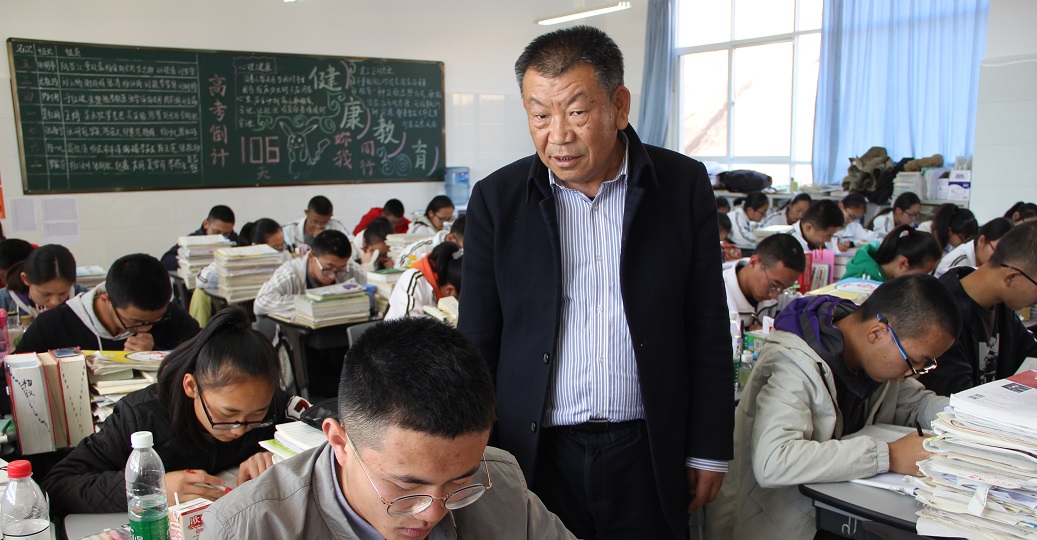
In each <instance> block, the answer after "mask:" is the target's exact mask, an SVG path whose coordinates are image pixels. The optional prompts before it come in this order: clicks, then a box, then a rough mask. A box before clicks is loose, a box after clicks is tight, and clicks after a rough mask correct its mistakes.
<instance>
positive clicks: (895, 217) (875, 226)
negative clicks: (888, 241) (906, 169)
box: [870, 191, 922, 237]
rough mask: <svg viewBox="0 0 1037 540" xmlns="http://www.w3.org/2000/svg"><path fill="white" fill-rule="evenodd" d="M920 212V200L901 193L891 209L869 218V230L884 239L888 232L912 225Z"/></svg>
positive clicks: (916, 196) (911, 194)
mask: <svg viewBox="0 0 1037 540" xmlns="http://www.w3.org/2000/svg"><path fill="white" fill-rule="evenodd" d="M921 211H922V200H921V199H919V198H918V195H915V194H914V193H911V192H910V191H908V192H905V193H901V194H900V195H899V196H898V197H897V198H896V200H894V201H893V208H887V209H886V210H883V211H881V212H879V213H878V214H876V215H875V217H873V218H871V227H870V228H871V230H872V231H874V232H875V234H876V235H878V236H879V237H885V236H886V235H887V234H889V231H892V230H893V229H895V228H897V227H899V226H901V225H914V223H915V221H917V220H918V214H919V213H921Z"/></svg>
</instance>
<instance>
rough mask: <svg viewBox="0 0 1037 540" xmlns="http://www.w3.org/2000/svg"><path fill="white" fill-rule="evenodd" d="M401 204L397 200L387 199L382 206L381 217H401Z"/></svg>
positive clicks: (402, 212) (402, 211)
mask: <svg viewBox="0 0 1037 540" xmlns="http://www.w3.org/2000/svg"><path fill="white" fill-rule="evenodd" d="M403 214H404V210H403V203H402V202H400V200H399V199H389V200H387V201H385V205H384V206H382V215H383V216H392V217H403Z"/></svg>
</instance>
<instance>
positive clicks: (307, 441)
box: [276, 421, 328, 449]
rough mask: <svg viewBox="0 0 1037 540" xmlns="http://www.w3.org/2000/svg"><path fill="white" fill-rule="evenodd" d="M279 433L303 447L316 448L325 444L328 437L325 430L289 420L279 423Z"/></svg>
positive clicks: (285, 438)
mask: <svg viewBox="0 0 1037 540" xmlns="http://www.w3.org/2000/svg"><path fill="white" fill-rule="evenodd" d="M276 429H277V433H280V434H281V435H282V436H283V437H284V439H281V440H287V441H290V442H291V443H293V444H294V445H295V446H297V447H299V448H303V449H310V448H316V447H318V446H320V445H322V444H324V443H325V442H326V441H327V440H328V439H327V437H325V436H324V432H323V431H321V430H319V429H317V428H315V427H313V426H311V425H309V424H307V423H305V422H298V421H297V422H288V423H286V424H277V427H276Z"/></svg>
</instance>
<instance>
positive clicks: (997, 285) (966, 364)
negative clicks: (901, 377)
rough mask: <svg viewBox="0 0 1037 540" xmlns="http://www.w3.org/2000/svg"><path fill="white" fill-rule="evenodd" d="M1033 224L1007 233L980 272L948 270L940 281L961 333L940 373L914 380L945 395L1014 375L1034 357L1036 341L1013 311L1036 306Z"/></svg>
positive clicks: (1036, 243)
mask: <svg viewBox="0 0 1037 540" xmlns="http://www.w3.org/2000/svg"><path fill="white" fill-rule="evenodd" d="M1035 276H1037V223H1025V224H1023V225H1019V226H1017V227H1014V228H1012V229H1011V230H1009V231H1008V232H1007V233H1005V234H1004V236H1002V237H1001V239H1000V240H998V242H997V247H996V248H995V249H994V254H993V255H991V256H990V258H989V259H988V260H987V261H986V262H985V263H984V264H983V265H982V266H980V267H979V268H976V269H972V268H970V267H965V266H961V267H957V268H951V269H950V270H948V271H947V272H946V273H945V274H943V275H942V276H940V281H941V282H942V283H943V284H944V285H945V286H947V288H948V289H950V291H951V294H953V295H954V300H955V302H956V303H957V308H958V310H959V311H960V313H961V319H962V331H961V334H959V335H958V336H957V341H956V342H955V343H954V346H952V347H951V348H950V350H948V351H947V352H946V353H945V354H944V355H942V356H940V358H939V362H940V368H939V369H937V370H936V371H934V372H932V373H930V374H927V375H926V376H924V377H922V378H921V379H919V380H920V381H921V382H922V384H924V385H925V387H926V388H928V389H930V390H932V391H934V392H936V393H937V394H940V395H945V396H949V395H951V394H952V393H954V392H960V391H962V390H966V389H968V388H972V387H973V386H977V385H980V384H984V383H988V382H990V381H993V380H996V379H1003V378H1005V377H1008V376H1010V375H1012V374H1014V373H1015V372H1016V371H1017V370H1018V369H1019V366H1020V365H1021V364H1022V362H1023V360H1025V359H1026V358H1027V357H1032V356H1037V339H1034V335H1033V333H1031V332H1030V331H1029V330H1027V329H1026V327H1025V326H1024V325H1023V323H1022V321H1020V320H1019V317H1018V315H1016V311H1018V310H1020V309H1025V308H1027V307H1028V306H1032V305H1033V304H1037V282H1035V281H1034V280H1035Z"/></svg>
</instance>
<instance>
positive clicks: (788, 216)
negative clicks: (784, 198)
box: [760, 193, 813, 227]
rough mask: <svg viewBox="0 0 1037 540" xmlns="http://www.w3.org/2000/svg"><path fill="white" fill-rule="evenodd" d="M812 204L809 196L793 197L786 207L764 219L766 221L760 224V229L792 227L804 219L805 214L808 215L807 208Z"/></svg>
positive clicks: (804, 194) (798, 195) (800, 194)
mask: <svg viewBox="0 0 1037 540" xmlns="http://www.w3.org/2000/svg"><path fill="white" fill-rule="evenodd" d="M812 202H813V199H811V198H810V195H809V194H806V193H797V194H796V196H795V197H793V198H792V200H790V201H789V202H788V203H787V204H786V205H785V206H783V207H781V208H779V209H778V211H776V212H772V213H771V215H769V216H767V217H766V218H764V220H763V221H761V222H760V227H770V226H772V225H792V224H793V223H795V222H797V221H799V220H800V219H803V214H805V213H806V211H807V208H810V203H812Z"/></svg>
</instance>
